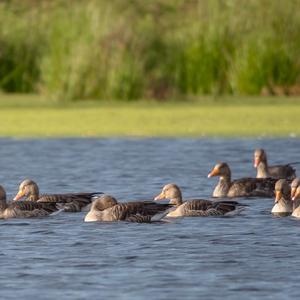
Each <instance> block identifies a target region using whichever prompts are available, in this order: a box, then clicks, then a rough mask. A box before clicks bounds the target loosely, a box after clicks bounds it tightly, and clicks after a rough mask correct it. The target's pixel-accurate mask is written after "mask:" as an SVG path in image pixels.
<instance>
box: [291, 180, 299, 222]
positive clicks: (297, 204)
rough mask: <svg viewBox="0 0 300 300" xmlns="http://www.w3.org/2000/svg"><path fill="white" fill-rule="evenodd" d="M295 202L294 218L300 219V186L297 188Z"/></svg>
mask: <svg viewBox="0 0 300 300" xmlns="http://www.w3.org/2000/svg"><path fill="white" fill-rule="evenodd" d="M292 201H293V213H292V216H293V217H296V218H300V186H299V185H298V187H297V188H296V191H295V193H294V195H293V196H292Z"/></svg>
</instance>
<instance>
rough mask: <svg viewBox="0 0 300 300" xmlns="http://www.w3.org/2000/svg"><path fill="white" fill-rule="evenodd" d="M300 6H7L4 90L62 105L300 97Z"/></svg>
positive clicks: (136, 2) (3, 10)
mask: <svg viewBox="0 0 300 300" xmlns="http://www.w3.org/2000/svg"><path fill="white" fill-rule="evenodd" d="M299 54H300V0H288V1H282V0H209V1H206V0H185V1H184V0H149V1H148V0H145V1H141V0H126V1H123V0H110V1H107V0H82V1H80V0H73V1H70V0H69V1H67V0H51V1H49V0H48V1H46V0H44V1H42V0H40V1H38V0H35V1H34V0H23V1H18V0H15V1H1V2H0V89H1V90H2V91H3V92H21V93H32V92H35V93H40V94H44V95H47V96H51V97H52V98H54V99H58V100H76V99H105V100H108V99H126V100H132V99H141V98H147V99H153V98H155V99H167V98H176V97H183V96H187V97H191V96H199V95H203V94H213V95H218V94H235V95H243V94H248V95H249V94H250V95H251V94H276V95H278V94H280V95H282V94H298V93H300V55H299Z"/></svg>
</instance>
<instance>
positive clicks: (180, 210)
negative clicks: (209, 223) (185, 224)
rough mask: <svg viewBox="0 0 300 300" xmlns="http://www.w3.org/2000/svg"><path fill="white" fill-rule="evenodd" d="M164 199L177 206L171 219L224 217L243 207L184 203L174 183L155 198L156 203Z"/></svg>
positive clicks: (201, 201) (230, 203)
mask: <svg viewBox="0 0 300 300" xmlns="http://www.w3.org/2000/svg"><path fill="white" fill-rule="evenodd" d="M164 199H169V200H170V204H172V205H175V208H174V209H173V210H171V211H170V212H169V213H168V214H167V215H166V216H167V217H171V218H177V217H208V216H223V215H226V214H228V213H232V212H233V211H235V210H236V209H237V207H238V206H241V205H240V204H239V203H238V202H235V201H210V200H205V199H193V200H188V201H185V202H183V200H182V194H181V190H180V188H179V187H178V186H177V185H176V184H173V183H170V184H167V185H165V186H164V187H163V189H162V191H161V193H160V194H159V195H157V196H156V197H155V198H154V200H156V201H158V200H164Z"/></svg>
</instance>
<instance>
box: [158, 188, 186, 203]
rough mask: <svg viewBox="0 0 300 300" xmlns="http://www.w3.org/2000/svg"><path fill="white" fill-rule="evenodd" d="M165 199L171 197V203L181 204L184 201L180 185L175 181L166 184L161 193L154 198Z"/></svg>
mask: <svg viewBox="0 0 300 300" xmlns="http://www.w3.org/2000/svg"><path fill="white" fill-rule="evenodd" d="M164 199H169V200H170V204H175V205H180V204H181V203H182V195H181V191H180V188H179V186H178V185H176V184H174V183H169V184H166V185H165V186H164V187H163V189H162V191H161V193H160V194H159V195H157V196H156V197H155V198H154V200H155V201H159V200H164Z"/></svg>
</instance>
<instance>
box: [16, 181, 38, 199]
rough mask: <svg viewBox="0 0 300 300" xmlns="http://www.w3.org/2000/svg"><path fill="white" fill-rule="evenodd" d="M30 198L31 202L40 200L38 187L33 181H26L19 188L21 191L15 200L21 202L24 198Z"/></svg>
mask: <svg viewBox="0 0 300 300" xmlns="http://www.w3.org/2000/svg"><path fill="white" fill-rule="evenodd" d="M24 197H26V198H28V199H30V200H33V201H35V200H37V199H38V198H39V188H38V185H37V184H36V183H35V182H34V181H33V180H31V179H25V180H24V181H22V182H21V184H20V186H19V191H18V193H17V195H16V196H15V198H14V200H20V199H22V198H24Z"/></svg>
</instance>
